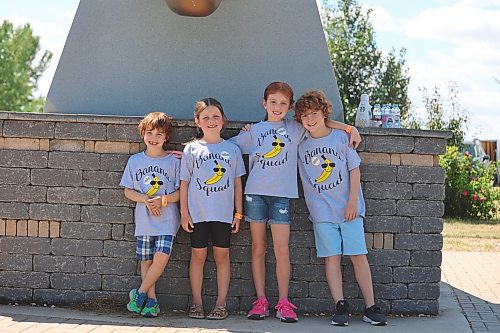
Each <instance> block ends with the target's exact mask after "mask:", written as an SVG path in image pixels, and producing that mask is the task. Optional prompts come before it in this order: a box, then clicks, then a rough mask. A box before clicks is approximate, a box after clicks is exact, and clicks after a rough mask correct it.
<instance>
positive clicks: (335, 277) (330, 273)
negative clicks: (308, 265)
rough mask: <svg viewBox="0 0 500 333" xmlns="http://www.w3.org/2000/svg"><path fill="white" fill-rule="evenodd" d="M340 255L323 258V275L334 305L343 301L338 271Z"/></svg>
mask: <svg viewBox="0 0 500 333" xmlns="http://www.w3.org/2000/svg"><path fill="white" fill-rule="evenodd" d="M341 260H342V256H341V255H337V256H331V257H326V258H325V273H326V281H327V282H328V287H329V288H330V293H331V294H332V298H333V301H334V303H335V304H337V302H338V301H340V300H343V299H344V292H343V288H342V271H341V269H340V261H341Z"/></svg>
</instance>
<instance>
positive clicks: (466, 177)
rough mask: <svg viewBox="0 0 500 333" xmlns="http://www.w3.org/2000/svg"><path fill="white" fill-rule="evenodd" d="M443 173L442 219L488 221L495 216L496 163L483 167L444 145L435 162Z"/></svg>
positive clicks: (496, 202)
mask: <svg viewBox="0 0 500 333" xmlns="http://www.w3.org/2000/svg"><path fill="white" fill-rule="evenodd" d="M439 165H440V166H441V167H442V168H443V169H444V170H445V172H446V177H445V189H446V195H445V199H444V204H445V215H446V216H461V217H473V218H480V219H488V220H489V219H491V218H493V217H494V216H496V214H497V210H498V208H499V207H498V200H500V192H499V191H498V190H496V189H495V188H494V187H493V180H494V177H495V175H496V168H497V166H496V164H495V163H491V164H490V165H489V166H486V164H484V163H483V162H481V161H477V160H474V159H473V158H472V156H471V155H470V154H469V153H467V152H466V153H463V154H462V153H460V152H459V151H458V148H457V147H455V146H448V147H447V148H446V154H445V155H442V156H441V157H440V159H439Z"/></svg>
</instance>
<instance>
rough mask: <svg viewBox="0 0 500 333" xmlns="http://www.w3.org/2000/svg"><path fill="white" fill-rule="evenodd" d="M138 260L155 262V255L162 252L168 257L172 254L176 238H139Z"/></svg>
mask: <svg viewBox="0 0 500 333" xmlns="http://www.w3.org/2000/svg"><path fill="white" fill-rule="evenodd" d="M136 238H137V248H136V256H137V260H153V257H154V255H155V253H157V252H162V253H165V254H166V255H170V253H172V245H173V244H174V238H175V237H174V236H172V235H161V236H137V237H136Z"/></svg>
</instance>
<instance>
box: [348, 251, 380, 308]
mask: <svg viewBox="0 0 500 333" xmlns="http://www.w3.org/2000/svg"><path fill="white" fill-rule="evenodd" d="M351 262H352V265H353V267H354V275H355V276H356V281H358V285H359V288H360V289H361V293H362V294H363V299H364V300H365V307H366V308H369V307H370V306H372V305H375V300H374V297H373V283H372V273H371V270H370V265H369V264H368V259H366V255H364V254H361V255H357V256H351Z"/></svg>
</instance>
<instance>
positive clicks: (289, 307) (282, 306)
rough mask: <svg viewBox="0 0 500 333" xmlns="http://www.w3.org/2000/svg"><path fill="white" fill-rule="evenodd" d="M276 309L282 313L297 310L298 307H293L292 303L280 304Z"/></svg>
mask: <svg viewBox="0 0 500 333" xmlns="http://www.w3.org/2000/svg"><path fill="white" fill-rule="evenodd" d="M274 308H275V309H276V310H278V311H281V312H285V311H286V312H288V311H293V310H297V307H296V306H295V305H293V304H292V303H291V302H280V303H278V304H277V305H276V306H275V307H274ZM292 309H293V310H292Z"/></svg>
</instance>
